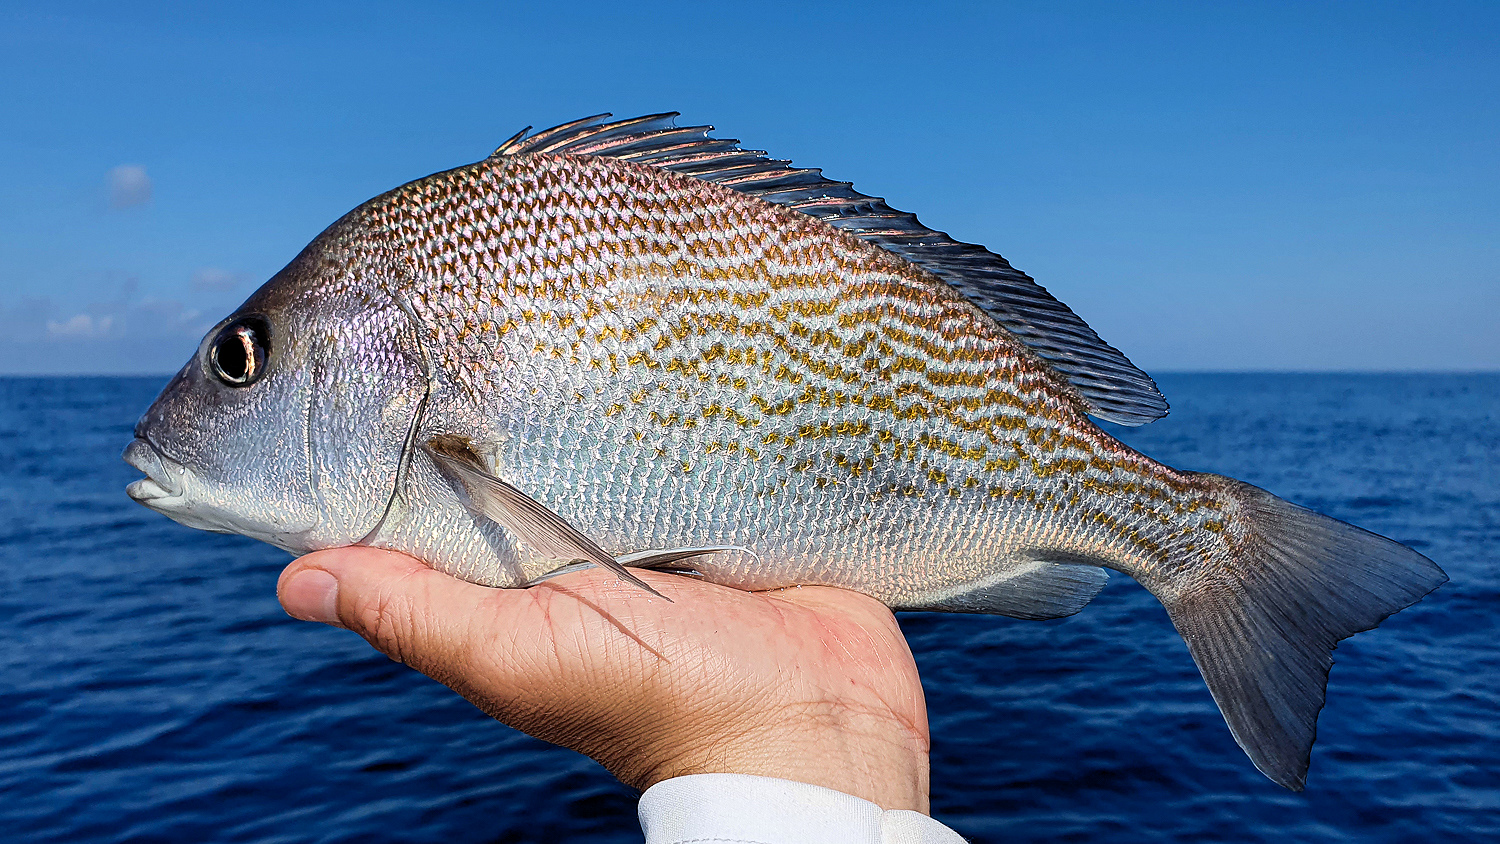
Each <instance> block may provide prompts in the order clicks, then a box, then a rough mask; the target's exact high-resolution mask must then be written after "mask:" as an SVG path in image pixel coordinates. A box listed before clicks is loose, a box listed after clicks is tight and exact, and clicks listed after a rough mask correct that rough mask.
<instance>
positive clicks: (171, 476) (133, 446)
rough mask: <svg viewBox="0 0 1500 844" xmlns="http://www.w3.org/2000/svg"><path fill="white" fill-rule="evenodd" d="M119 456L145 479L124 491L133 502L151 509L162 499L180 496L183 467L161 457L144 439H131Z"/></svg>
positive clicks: (163, 456)
mask: <svg viewBox="0 0 1500 844" xmlns="http://www.w3.org/2000/svg"><path fill="white" fill-rule="evenodd" d="M121 456H122V457H123V459H124V460H125V462H126V463H127V464H129V465H130V466H131V467H132V468H135V469H139V470H140V471H141V472H142V473H143V474H144V475H145V476H146V477H144V478H141V479H140V480H138V481H135V482H134V483H132V484H131V485H130V486H127V487H126V488H125V494H126V495H128V496H130V497H131V498H132V499H134V500H136V501H138V502H140V503H141V504H145V505H146V506H148V507H150V506H153V505H154V503H155V502H158V501H161V500H162V499H166V498H173V497H175V496H179V495H181V494H182V483H181V481H182V473H183V470H182V466H181V465H180V464H178V463H177V462H176V461H175V460H172V459H170V458H168V457H166V456H165V455H163V454H162V453H161V452H160V451H158V450H157V449H156V447H155V446H153V445H152V444H151V443H150V441H148V440H146V439H145V438H144V437H136V438H135V439H134V440H132V441H131V443H130V445H128V446H126V447H125V453H124V454H123V455H121ZM174 469H175V470H176V471H173V470H174Z"/></svg>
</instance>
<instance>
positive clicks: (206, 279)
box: [192, 267, 244, 293]
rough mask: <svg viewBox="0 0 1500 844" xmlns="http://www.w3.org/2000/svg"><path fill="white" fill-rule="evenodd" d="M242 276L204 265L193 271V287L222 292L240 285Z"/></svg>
mask: <svg viewBox="0 0 1500 844" xmlns="http://www.w3.org/2000/svg"><path fill="white" fill-rule="evenodd" d="M243 280H244V277H243V276H241V275H240V274H239V273H232V272H230V271H228V270H222V269H219V268H218V267H204V268H203V269H201V270H198V271H197V272H195V273H193V280H192V284H193V289H194V290H208V291H212V292H214V293H223V292H226V291H229V290H233V289H234V288H236V287H239V286H240V282H241V281H243Z"/></svg>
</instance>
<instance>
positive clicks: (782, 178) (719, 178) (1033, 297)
mask: <svg viewBox="0 0 1500 844" xmlns="http://www.w3.org/2000/svg"><path fill="white" fill-rule="evenodd" d="M609 116H610V115H608V114H600V115H594V116H593V117H586V118H583V119H581V120H575V121H573V122H571V123H564V124H563V125H561V126H557V127H554V128H552V129H548V130H546V131H544V132H539V133H537V134H535V135H532V136H530V137H527V136H526V131H527V130H522V131H521V132H520V133H518V134H517V135H516V136H515V137H512V138H511V139H510V140H508V141H506V142H505V143H504V144H502V145H501V146H500V148H499V149H497V150H495V152H494V155H492V156H491V157H492V158H493V157H497V156H511V155H522V154H525V153H550V154H566V155H597V156H603V157H607V158H617V159H620V160H622V161H632V162H636V163H640V164H650V165H653V166H656V167H661V168H663V169H665V170H671V171H673V172H676V173H681V174H683V175H685V176H692V177H694V178H698V179H703V180H704V181H708V182H713V183H715V184H720V185H723V186H725V187H728V188H732V189H733V190H736V191H738V192H740V193H743V194H745V195H747V196H753V197H756V198H757V199H762V200H765V201H766V202H772V203H775V204H777V205H781V206H785V207H787V208H792V209H795V210H797V211H800V212H802V213H804V214H807V215H809V216H812V217H816V218H818V219H820V220H823V221H824V222H826V223H828V224H830V225H832V226H834V227H836V228H839V229H842V230H844V231H846V232H849V233H850V234H852V235H855V236H856V237H859V238H860V239H861V240H864V241H866V242H868V243H872V244H874V245H876V246H879V247H881V248H882V249H885V250H887V251H890V252H893V253H895V254H897V255H900V256H901V257H902V258H905V259H906V260H908V261H910V262H912V263H913V264H916V265H917V266H919V267H921V268H922V269H924V270H927V271H928V272H930V273H932V274H933V275H936V276H937V277H938V278H941V279H942V280H943V281H945V282H947V283H948V284H949V285H950V286H952V287H953V288H954V289H956V290H957V291H958V292H959V293H961V294H963V295H964V296H965V297H967V298H968V299H969V300H970V301H971V302H973V303H974V304H975V305H977V306H978V307H979V308H980V309H982V310H983V311H984V312H985V313H987V314H989V315H990V316H991V317H992V318H993V319H994V320H995V321H996V322H998V323H1000V325H1002V326H1004V327H1005V328H1006V329H1007V330H1008V331H1010V332H1011V333H1012V334H1014V335H1015V336H1016V337H1017V338H1019V339H1020V340H1021V341H1022V342H1024V343H1026V344H1027V345H1028V346H1030V347H1031V349H1032V351H1034V352H1036V353H1037V355H1039V356H1040V357H1042V358H1043V359H1045V360H1046V361H1047V362H1048V363H1049V364H1051V365H1052V366H1053V368H1055V369H1056V370H1057V371H1058V372H1060V373H1062V374H1063V376H1064V377H1066V378H1067V379H1068V381H1069V382H1070V383H1072V385H1073V387H1074V388H1075V389H1077V390H1078V393H1079V394H1080V395H1081V396H1082V397H1083V399H1084V401H1085V402H1087V403H1088V408H1089V412H1090V413H1092V414H1093V415H1095V416H1098V417H1099V418H1101V419H1107V420H1109V421H1111V422H1118V423H1120V424H1122V425H1141V424H1144V423H1146V422H1150V421H1152V420H1154V419H1159V418H1161V417H1163V416H1166V415H1167V401H1166V399H1165V398H1163V397H1162V394H1161V391H1159V390H1158V389H1157V388H1156V383H1155V382H1154V381H1152V380H1151V377H1150V376H1149V375H1147V374H1146V373H1144V372H1142V371H1141V370H1140V369H1138V368H1136V366H1135V364H1132V363H1131V362H1130V361H1129V360H1128V359H1127V358H1126V357H1125V355H1123V354H1121V353H1120V351H1119V350H1118V349H1116V348H1115V347H1113V346H1111V345H1109V344H1108V343H1106V342H1104V341H1103V340H1101V339H1099V335H1098V334H1095V333H1094V330H1093V329H1092V328H1089V326H1088V323H1085V322H1084V321H1083V320H1082V319H1080V318H1079V317H1078V315H1077V314H1074V313H1073V312H1072V311H1071V310H1069V309H1068V306H1067V305H1064V304H1063V303H1061V302H1059V301H1057V300H1056V299H1054V298H1053V297H1052V295H1051V294H1049V293H1048V292H1047V290H1046V289H1045V288H1043V287H1042V286H1041V285H1039V284H1037V283H1036V282H1035V281H1033V280H1032V279H1031V277H1030V276H1028V275H1026V274H1025V273H1023V272H1021V271H1020V270H1017V269H1016V268H1014V267H1012V266H1011V265H1010V263H1009V262H1007V261H1006V260H1005V259H1004V258H1002V257H1000V256H999V255H996V254H995V253H993V252H990V251H989V250H988V249H985V248H984V247H983V246H978V245H975V244H972V243H961V242H959V241H957V240H954V239H953V238H951V237H949V236H948V235H946V234H944V233H942V232H940V231H935V230H933V229H929V228H927V227H926V226H924V225H922V223H921V222H920V221H919V220H917V217H916V215H915V214H908V213H906V212H905V211H898V210H896V209H894V208H892V207H890V206H889V205H887V204H886V203H885V200H883V199H881V198H879V197H873V196H865V195H864V194H862V193H859V192H858V191H856V190H854V188H853V187H852V185H851V184H850V183H849V182H835V181H831V180H829V179H825V178H823V175H822V171H821V170H817V169H812V168H797V167H793V166H792V165H791V162H789V161H782V160H778V159H773V158H769V157H767V156H766V154H765V153H764V152H761V151H759V150H747V149H740V146H739V141H737V140H732V139H728V138H713V137H709V134H708V133H709V132H711V131H713V127H712V126H686V127H678V126H676V125H674V118H676V117H677V113H676V112H667V113H665V114H652V115H647V116H645V117H636V118H632V119H630V120H618V121H614V122H605V121H606V120H607V119H608V118H609Z"/></svg>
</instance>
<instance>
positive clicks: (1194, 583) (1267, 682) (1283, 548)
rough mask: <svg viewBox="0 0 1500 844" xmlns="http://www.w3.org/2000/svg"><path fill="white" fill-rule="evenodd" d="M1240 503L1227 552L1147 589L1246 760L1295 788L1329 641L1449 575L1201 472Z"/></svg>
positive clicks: (1303, 774)
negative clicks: (1240, 531) (1237, 534)
mask: <svg viewBox="0 0 1500 844" xmlns="http://www.w3.org/2000/svg"><path fill="white" fill-rule="evenodd" d="M1206 478H1210V479H1212V481H1213V483H1214V484H1215V485H1216V486H1219V487H1220V488H1221V489H1223V490H1224V491H1226V492H1228V493H1229V494H1230V495H1231V496H1233V497H1234V498H1235V499H1236V500H1238V502H1239V504H1240V510H1241V512H1240V517H1241V518H1242V519H1243V525H1244V535H1243V538H1242V539H1241V540H1239V541H1236V542H1234V543H1232V551H1231V555H1232V558H1231V559H1227V560H1222V561H1220V562H1219V563H1218V564H1216V565H1215V564H1208V565H1205V566H1204V567H1203V569H1202V570H1199V571H1192V572H1184V573H1183V575H1181V580H1175V579H1174V582H1171V583H1166V584H1155V585H1153V586H1152V590H1151V591H1152V592H1154V593H1155V594H1156V595H1157V597H1158V598H1160V599H1161V601H1162V603H1163V604H1164V605H1166V608H1167V614H1168V615H1169V616H1171V618H1172V623H1173V624H1175V625H1176V626H1177V631H1178V632H1179V633H1181V634H1182V638H1183V639H1185V640H1186V641H1187V645H1188V650H1189V651H1190V652H1191V653H1192V655H1193V661H1194V662H1196V663H1197V664H1198V670H1199V671H1200V672H1202V674H1203V679H1204V680H1205V681H1206V682H1207V683H1208V689H1209V691H1210V692H1212V693H1213V696H1214V701H1215V702H1217V703H1218V704H1219V710H1220V711H1221V712H1222V713H1223V714H1224V720H1225V721H1226V722H1228V723H1229V730H1230V732H1232V733H1233V734H1234V738H1235V740H1236V741H1238V742H1239V744H1240V747H1242V748H1244V749H1245V752H1246V753H1247V754H1249V755H1250V759H1251V761H1253V762H1254V763H1255V767H1257V768H1259V769H1260V770H1261V772H1262V773H1264V774H1265V775H1266V776H1268V777H1270V778H1271V779H1273V780H1275V781H1276V782H1278V783H1280V784H1281V785H1284V786H1286V787H1287V788H1290V789H1292V790H1294V791H1300V790H1302V786H1303V784H1304V783H1305V782H1306V780H1307V764H1308V759H1309V757H1310V755H1311V753H1312V744H1313V738H1314V736H1315V735H1316V733H1317V720H1318V712H1319V710H1321V709H1322V708H1323V695H1324V690H1325V687H1326V686H1327V682H1328V669H1329V668H1330V667H1332V665H1333V648H1334V645H1336V644H1338V642H1339V640H1340V639H1343V638H1346V637H1348V636H1352V635H1354V634H1355V633H1358V632H1360V631H1362V630H1369V629H1370V628H1372V627H1374V626H1376V625H1377V624H1379V623H1380V622H1381V621H1384V620H1385V618H1386V617H1387V616H1389V615H1391V614H1392V613H1394V612H1397V611H1399V610H1402V609H1405V608H1406V607H1409V606H1411V605H1412V604H1414V603H1416V602H1417V601H1418V600H1420V599H1421V598H1422V596H1423V595H1426V594H1427V593H1428V592H1431V591H1432V590H1433V589H1436V588H1437V587H1438V586H1440V585H1442V584H1443V583H1445V582H1446V581H1447V580H1448V576H1447V575H1445V574H1444V573H1443V571H1442V569H1440V568H1438V567H1437V565H1436V564H1434V563H1433V562H1432V561H1431V560H1429V559H1427V558H1426V557H1424V556H1422V555H1421V554H1418V553H1417V552H1416V551H1413V550H1411V549H1410V548H1407V547H1406V546H1404V545H1401V544H1399V543H1397V542H1392V541H1391V540H1389V539H1386V538H1385V537H1383V536H1377V535H1376V534H1373V533H1370V532H1369V531H1365V530H1361V529H1359V528H1357V527H1354V526H1353V525H1349V524H1345V523H1344V522H1340V521H1338V520H1336V519H1331V518H1328V517H1327V516H1323V515H1319V514H1318V513H1314V512H1313V511H1311V510H1308V509H1305V508H1302V507H1298V506H1297V505H1295V504H1290V503H1288V502H1286V501H1282V500H1281V499H1279V498H1277V497H1276V496H1274V495H1271V494H1270V493H1268V492H1266V491H1265V490H1263V489H1260V488H1258V487H1254V486H1251V485H1250V484H1246V483H1241V482H1240V481H1236V480H1233V479H1231V478H1224V477H1220V476H1206Z"/></svg>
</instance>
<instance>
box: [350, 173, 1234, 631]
mask: <svg viewBox="0 0 1500 844" xmlns="http://www.w3.org/2000/svg"><path fill="white" fill-rule="evenodd" d="M356 213H357V214H360V215H362V218H361V223H362V225H363V226H364V227H365V228H366V230H373V231H375V232H377V233H378V236H379V237H380V238H383V239H384V241H385V243H386V244H387V246H386V248H387V249H388V250H390V251H391V252H394V253H395V254H398V255H400V256H402V258H401V259H402V260H403V261H404V262H405V264H406V267H405V272H402V273H397V274H393V276H392V278H393V279H394V281H393V282H392V283H391V290H390V292H391V293H392V294H393V295H394V296H396V297H397V298H398V299H399V300H400V301H402V302H403V303H404V304H405V305H406V307H408V308H409V310H410V311H411V312H412V313H413V314H414V315H415V316H416V318H417V320H418V322H419V328H420V331H421V332H422V333H423V334H424V335H425V337H424V339H425V342H426V344H427V348H428V350H429V353H430V354H431V355H432V358H433V361H434V363H435V365H436V367H437V372H436V374H435V392H434V395H433V398H432V400H431V407H430V408H429V413H430V414H432V415H433V416H434V418H437V419H442V420H446V421H445V422H444V424H448V425H450V426H452V427H456V428H457V427H462V428H464V429H465V430H461V431H456V432H457V433H462V434H463V435H465V436H468V437H470V438H471V439H473V440H475V441H476V442H486V443H489V444H491V446H492V452H491V457H492V459H493V460H494V462H495V469H496V471H497V472H499V473H501V474H502V475H503V476H505V477H506V478H507V480H510V481H511V482H512V483H515V484H516V485H517V486H519V487H520V488H522V489H523V490H526V491H527V492H528V493H530V494H532V495H533V496H534V497H536V498H538V499H539V500H541V501H543V502H544V503H546V504H548V505H549V506H551V507H553V508H554V509H556V510H557V511H558V512H559V513H561V514H563V515H564V516H565V517H566V518H568V519H569V520H570V521H572V522H573V523H574V524H575V525H576V526H578V527H579V528H580V529H582V530H584V531H585V532H586V533H589V534H590V535H591V536H593V537H594V538H595V539H596V541H599V542H600V544H601V545H602V546H603V547H605V548H606V549H607V550H612V551H626V550H635V549H640V548H646V547H673V546H683V545H704V544H712V545H723V544H731V545H743V546H745V547H747V548H750V549H752V550H753V551H754V552H755V554H756V555H757V556H752V555H749V554H742V555H736V554H730V555H724V558H723V559H720V560H716V561H714V562H713V563H712V564H713V565H715V566H717V568H716V569H715V570H714V572H713V576H714V577H715V579H719V580H724V581H727V582H733V583H735V584H737V585H743V586H750V587H767V586H777V585H786V584H789V583H831V584H835V585H842V586H849V587H853V588H860V589H862V590H864V591H866V592H869V593H871V594H875V596H876V597H879V598H882V599H883V600H886V601H887V602H888V603H892V604H893V605H897V606H902V605H906V606H914V605H923V603H924V602H928V603H930V602H931V601H932V600H933V596H940V595H943V594H954V593H956V592H961V591H962V588H963V584H965V583H971V582H977V581H979V580H981V579H983V578H984V577H985V576H986V575H987V573H990V572H992V571H993V570H994V569H995V567H996V566H997V565H1002V564H1005V563H1006V561H1016V560H1022V559H1030V558H1032V557H1036V556H1043V557H1047V556H1051V557H1057V558H1081V559H1089V560H1094V561H1098V562H1103V563H1108V564H1110V565H1113V566H1115V567H1117V568H1121V569H1122V570H1124V571H1127V572H1129V573H1131V574H1133V575H1136V576H1137V577H1139V576H1141V575H1142V574H1144V575H1147V576H1149V575H1150V574H1151V573H1152V572H1156V571H1159V570H1161V569H1164V568H1174V569H1175V568H1177V567H1180V566H1182V565H1184V564H1186V562H1187V560H1185V559H1184V555H1187V556H1188V557H1201V556H1202V555H1204V554H1209V553H1216V552H1215V550H1214V549H1217V548H1218V547H1220V546H1222V544H1223V543H1224V542H1225V541H1226V540H1227V537H1226V534H1227V533H1232V526H1233V524H1234V518H1233V513H1232V510H1231V509H1230V508H1231V507H1232V504H1230V503H1229V502H1228V501H1226V500H1223V499H1222V498H1221V497H1220V496H1217V495H1216V494H1214V492H1213V490H1212V489H1211V488H1209V485H1207V484H1204V483H1203V482H1201V481H1199V480H1197V479H1196V478H1195V476H1193V475H1190V474H1184V473H1178V472H1175V471H1173V470H1171V469H1169V468H1167V467H1165V466H1162V465H1161V464H1158V463H1156V462H1154V461H1152V460H1150V459H1148V458H1145V457H1143V456H1141V455H1139V454H1137V453H1135V452H1134V451H1131V450H1130V449H1129V448H1127V447H1125V446H1124V445H1122V444H1121V443H1119V442H1118V441H1116V440H1114V439H1113V438H1112V437H1110V436H1108V435H1107V434H1106V433H1105V432H1103V431H1102V430H1100V429H1099V428H1098V427H1096V426H1095V425H1094V424H1093V423H1092V422H1090V421H1089V420H1088V419H1087V418H1086V416H1085V414H1084V412H1083V411H1082V409H1081V404H1080V403H1079V402H1078V401H1077V400H1076V399H1075V397H1074V395H1073V393H1072V391H1071V388H1070V387H1069V386H1068V385H1067V383H1066V381H1065V380H1063V379H1062V378H1061V377H1059V376H1058V375H1057V374H1056V373H1055V372H1053V371H1052V370H1051V369H1050V368H1048V367H1047V366H1046V365H1045V364H1044V363H1042V362H1041V361H1040V360H1039V359H1038V358H1036V357H1035V356H1034V355H1032V354H1030V353H1029V352H1028V351H1027V350H1026V348H1025V347H1024V346H1023V345H1022V344H1021V343H1020V342H1019V341H1017V340H1016V339H1015V338H1014V337H1013V336H1011V335H1010V334H1008V333H1007V332H1006V331H1004V330H1003V329H1001V328H1000V327H999V326H998V325H997V324H996V323H994V322H993V321H992V320H991V319H990V318H989V317H987V316H985V315H984V314H983V313H982V312H981V311H979V310H978V309H977V308H975V307H974V306H973V305H971V304H970V303H968V302H967V301H966V300H964V299H963V298H962V297H960V296H959V295H957V294H956V293H954V292H953V291H952V290H951V288H948V287H947V286H946V285H944V284H942V283H941V282H940V281H939V280H937V279H936V278H935V277H933V276H931V275H929V274H927V273H925V272H924V271H922V270H920V269H918V268H916V267H915V266H913V265H911V264H910V263H908V262H906V261H904V260H901V259H900V258H897V257H895V256H893V255H891V254H889V253H886V252H884V251H883V250H880V249H878V248H875V247H873V246H870V245H868V244H866V243H864V242H862V241H859V240H858V239H856V238H854V237H851V236H848V235H845V234H843V233H841V232H839V231H837V230H836V229H834V228H832V227H831V226H829V225H827V224H825V223H823V222H820V221H817V220H813V219H811V218H809V217H805V216H803V215H800V214H798V213H796V212H794V211H789V210H787V209H783V208H779V207H776V206H772V205H769V204H766V203H763V202H760V201H757V200H753V199H749V198H746V197H743V196H741V195H739V194H736V193H734V192H733V191H730V190H728V189H725V188H721V187H719V186H716V185H711V184H707V183H704V182H700V181H697V180H694V179H691V178H687V177H683V176H679V175H675V174H672V173H667V172H664V171H660V170H657V169H654V168H651V167H648V166H642V165H633V164H627V163H622V162H619V161H614V160H610V159H603V158H588V157H570V156H552V155H518V156H514V157H510V158H500V159H496V160H492V161H487V162H481V163H479V164H475V165H471V166H469V167H464V168H460V169H458V170H453V171H449V172H446V173H440V174H437V175H435V176H432V177H429V178H427V179H424V180H420V181H418V182H413V183H412V184H410V185H407V186H405V187H403V188H401V189H398V190H397V191H393V192H392V193H390V194H387V195H385V196H383V197H380V198H377V199H376V200H373V201H372V202H371V203H369V204H367V205H366V206H365V207H364V208H362V209H360V211H359V212H356ZM476 427H477V428H481V429H482V430H474V429H475V428H476Z"/></svg>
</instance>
